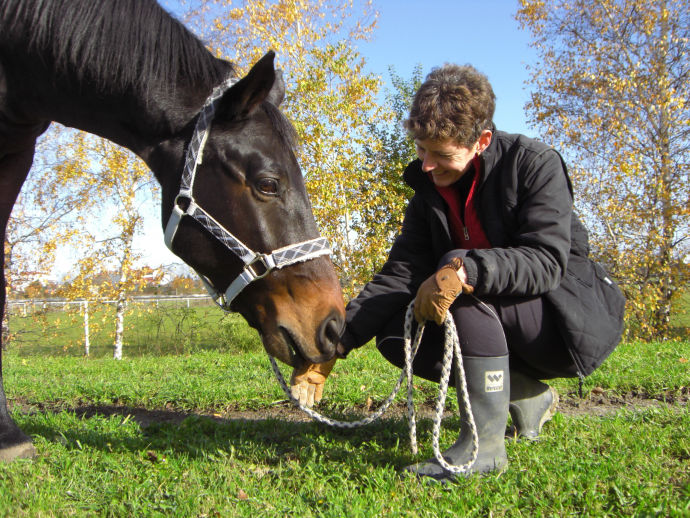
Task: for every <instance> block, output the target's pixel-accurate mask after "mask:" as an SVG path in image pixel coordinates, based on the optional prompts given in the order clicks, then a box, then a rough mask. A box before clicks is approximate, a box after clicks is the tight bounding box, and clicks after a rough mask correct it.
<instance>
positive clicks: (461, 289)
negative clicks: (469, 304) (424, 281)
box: [436, 257, 474, 295]
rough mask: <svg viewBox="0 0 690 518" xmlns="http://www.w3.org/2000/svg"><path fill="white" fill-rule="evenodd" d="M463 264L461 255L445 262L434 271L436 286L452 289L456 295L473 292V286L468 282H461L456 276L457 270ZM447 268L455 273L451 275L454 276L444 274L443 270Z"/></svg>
mask: <svg viewBox="0 0 690 518" xmlns="http://www.w3.org/2000/svg"><path fill="white" fill-rule="evenodd" d="M463 264H464V262H463V260H462V257H453V258H452V259H451V260H450V262H449V263H448V264H446V265H445V266H444V267H442V268H441V269H440V270H439V271H438V272H437V273H436V283H437V284H438V286H439V287H441V288H448V289H452V290H454V291H455V292H456V293H457V295H460V293H464V294H465V295H468V294H470V293H473V292H474V288H473V287H472V286H470V285H469V284H465V283H464V282H462V281H461V280H460V278H459V277H458V274H457V272H459V271H460V269H461V268H462V266H463ZM447 269H451V270H452V271H453V272H454V273H455V275H454V276H453V277H454V278H453V277H450V276H448V275H446V272H444V271H443V270H447Z"/></svg>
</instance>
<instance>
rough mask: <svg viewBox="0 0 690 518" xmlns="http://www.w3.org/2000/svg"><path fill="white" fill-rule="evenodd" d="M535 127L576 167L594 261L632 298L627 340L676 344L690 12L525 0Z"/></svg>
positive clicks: (649, 1)
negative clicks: (533, 58)
mask: <svg viewBox="0 0 690 518" xmlns="http://www.w3.org/2000/svg"><path fill="white" fill-rule="evenodd" d="M517 19H518V20H519V22H520V23H521V25H522V27H523V28H525V29H527V30H529V31H530V32H531V35H532V41H533V43H532V45H533V47H534V48H535V49H536V50H537V52H538V56H539V59H538V61H537V63H535V64H534V65H533V66H532V67H530V72H531V80H530V83H531V87H532V88H533V92H532V97H531V100H530V102H529V103H528V104H527V110H528V112H529V115H530V120H531V123H533V124H534V125H535V126H536V127H538V128H539V129H541V131H542V134H543V137H544V138H545V139H546V140H547V141H548V142H550V143H552V144H553V145H554V146H556V147H557V148H558V149H559V150H561V151H562V152H563V153H564V154H565V156H566V160H567V161H568V162H569V163H570V168H571V173H572V177H573V181H574V184H575V189H576V194H577V198H576V203H577V206H578V207H579V209H580V211H581V212H582V213H583V215H584V219H585V221H586V223H587V225H588V227H589V229H590V237H591V241H592V246H593V251H594V253H595V255H596V256H597V257H598V258H599V259H601V260H602V261H603V262H605V263H606V264H607V265H608V267H609V268H610V270H611V271H612V273H613V274H614V275H615V276H616V277H617V278H618V279H619V280H620V282H621V284H622V288H623V290H624V292H625V294H626V296H627V298H628V315H629V318H628V332H629V333H634V334H635V335H637V336H639V337H641V338H647V339H650V338H658V339H663V338H666V337H667V336H668V335H669V312H670V307H671V302H672V300H673V298H674V296H675V295H676V294H677V293H678V290H679V289H681V288H683V287H684V283H686V282H687V279H684V278H683V276H682V272H684V271H686V268H683V267H682V266H683V265H684V264H686V262H687V258H688V249H689V244H688V238H689V234H688V230H689V229H688V214H689V212H690V182H689V181H688V180H689V178H688V169H689V158H690V157H689V151H690V147H689V146H690V138H689V136H690V113H689V109H688V108H689V107H688V98H689V97H690V61H689V59H688V46H689V44H690V2H689V1H688V0H635V1H632V0H594V1H586V2H585V1H584V0H520V9H519V10H518V12H517Z"/></svg>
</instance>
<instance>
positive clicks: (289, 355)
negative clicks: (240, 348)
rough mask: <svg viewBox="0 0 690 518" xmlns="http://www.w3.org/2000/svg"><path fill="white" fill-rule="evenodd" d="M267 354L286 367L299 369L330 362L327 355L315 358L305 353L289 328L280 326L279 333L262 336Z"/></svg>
mask: <svg viewBox="0 0 690 518" xmlns="http://www.w3.org/2000/svg"><path fill="white" fill-rule="evenodd" d="M262 338H263V342H264V348H265V349H266V352H267V353H268V354H269V355H271V356H273V357H274V358H276V359H278V360H280V361H281V362H283V363H285V364H286V365H290V366H291V367H295V368H299V367H301V366H303V365H304V364H305V363H323V362H325V361H328V360H330V359H331V358H329V357H327V355H325V354H320V355H318V356H314V355H311V354H306V353H305V352H304V350H305V347H304V346H303V345H302V344H301V342H300V340H299V339H297V338H296V337H295V336H294V335H293V334H292V333H291V332H290V331H289V330H288V329H287V328H285V327H282V326H280V327H279V329H278V332H277V333H272V334H271V335H269V336H265V335H264V336H262Z"/></svg>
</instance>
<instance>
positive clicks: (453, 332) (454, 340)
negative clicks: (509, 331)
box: [431, 297, 479, 474]
mask: <svg viewBox="0 0 690 518" xmlns="http://www.w3.org/2000/svg"><path fill="white" fill-rule="evenodd" d="M475 298H476V297H475ZM477 300H479V299H477ZM444 328H445V334H446V339H445V343H444V344H443V363H442V367H441V381H440V383H439V389H438V398H437V399H436V413H435V414H434V419H433V423H434V424H433V428H432V431H431V445H432V447H433V450H434V457H435V458H436V461H437V462H438V463H439V464H440V465H441V467H443V469H445V470H446V471H450V472H451V473H455V474H458V473H467V472H469V470H470V469H471V468H472V466H473V465H474V462H475V461H476V460H477V455H478V453H479V434H478V433H477V424H476V423H475V421H474V415H473V414H472V406H471V404H470V396H469V392H468V390H467V378H466V376H465V366H464V365H463V362H462V354H461V353H460V341H459V339H458V332H457V329H456V328H455V322H454V321H453V318H452V317H451V316H450V313H448V314H447V315H446V321H445V326H444ZM453 353H455V358H456V360H457V364H456V366H455V368H456V372H457V373H458V374H460V375H459V376H456V377H455V383H456V385H457V384H458V383H459V385H460V386H459V387H458V386H456V387H455V389H456V390H458V389H459V390H460V400H461V401H462V405H463V409H464V411H465V414H466V415H467V417H468V419H469V425H470V431H471V432H472V453H471V454H470V460H469V461H467V462H466V463H465V464H459V465H453V464H450V463H448V462H447V461H446V459H444V458H443V455H442V454H441V450H440V448H439V436H440V434H441V419H442V418H443V409H444V408H445V406H446V395H447V393H448V382H449V381H450V371H451V368H452V365H453ZM461 418H462V414H461Z"/></svg>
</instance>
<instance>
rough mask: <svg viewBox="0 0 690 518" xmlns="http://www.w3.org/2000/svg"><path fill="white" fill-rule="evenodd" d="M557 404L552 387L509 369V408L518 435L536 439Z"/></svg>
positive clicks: (556, 397)
mask: <svg viewBox="0 0 690 518" xmlns="http://www.w3.org/2000/svg"><path fill="white" fill-rule="evenodd" d="M557 406H558V392H556V390H555V389H554V388H553V387H550V386H549V385H547V384H546V383H542V382H541V381H539V380H536V379H534V378H531V377H529V376H527V375H526V374H523V373H521V372H519V371H516V370H512V371H510V406H509V409H510V417H511V418H512V419H513V425H514V426H515V433H516V435H517V436H518V437H521V438H524V439H528V440H530V441H535V440H537V439H538V438H539V434H540V433H541V428H542V426H544V423H545V422H547V421H548V420H549V419H551V418H552V417H553V415H554V414H555V413H556V407H557Z"/></svg>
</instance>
